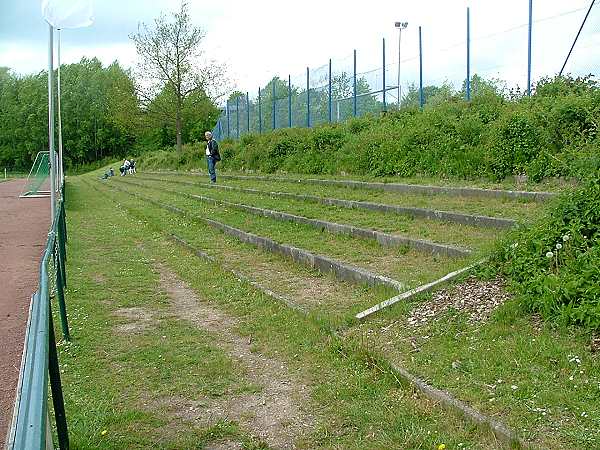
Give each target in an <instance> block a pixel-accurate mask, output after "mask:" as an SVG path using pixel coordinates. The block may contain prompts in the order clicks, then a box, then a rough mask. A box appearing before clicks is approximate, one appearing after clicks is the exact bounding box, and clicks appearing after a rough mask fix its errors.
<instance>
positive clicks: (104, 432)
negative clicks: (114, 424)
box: [100, 430, 108, 436]
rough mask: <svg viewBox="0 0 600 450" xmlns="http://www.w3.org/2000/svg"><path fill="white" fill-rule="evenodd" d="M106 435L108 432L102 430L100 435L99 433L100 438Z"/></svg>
mask: <svg viewBox="0 0 600 450" xmlns="http://www.w3.org/2000/svg"><path fill="white" fill-rule="evenodd" d="M106 433H108V430H102V433H100V434H101V435H102V436H106Z"/></svg>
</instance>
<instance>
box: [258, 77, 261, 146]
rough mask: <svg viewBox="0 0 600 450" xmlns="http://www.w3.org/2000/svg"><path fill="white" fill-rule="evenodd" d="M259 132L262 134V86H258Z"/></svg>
mask: <svg viewBox="0 0 600 450" xmlns="http://www.w3.org/2000/svg"><path fill="white" fill-rule="evenodd" d="M258 134H262V102H261V94H260V87H259V88H258Z"/></svg>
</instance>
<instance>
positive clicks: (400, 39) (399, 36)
mask: <svg viewBox="0 0 600 450" xmlns="http://www.w3.org/2000/svg"><path fill="white" fill-rule="evenodd" d="M401 43H402V27H400V28H398V109H400V104H401V102H402V87H401V86H400V56H401V53H400V48H401V47H400V44H401Z"/></svg>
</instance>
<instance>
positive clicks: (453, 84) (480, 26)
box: [213, 0, 600, 139]
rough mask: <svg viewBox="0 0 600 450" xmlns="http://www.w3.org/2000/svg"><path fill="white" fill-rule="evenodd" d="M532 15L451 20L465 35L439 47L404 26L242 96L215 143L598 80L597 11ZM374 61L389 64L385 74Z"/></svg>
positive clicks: (585, 2) (234, 98) (576, 0)
mask: <svg viewBox="0 0 600 450" xmlns="http://www.w3.org/2000/svg"><path fill="white" fill-rule="evenodd" d="M531 5H533V2H530V6H531ZM536 5H537V4H536ZM529 11H530V12H531V20H528V19H529V17H528V16H527V15H525V16H524V17H521V18H520V19H521V21H520V23H519V22H517V23H515V24H497V23H495V24H490V23H489V17H487V18H485V17H484V16H483V15H482V14H481V13H480V14H479V15H478V13H477V12H476V11H475V10H469V9H467V11H463V12H461V14H460V15H458V13H457V15H456V17H454V18H449V20H453V21H454V23H456V24H457V26H456V27H454V28H453V29H454V32H453V33H452V34H451V35H446V36H444V45H440V41H439V36H438V40H437V41H435V40H433V39H429V37H428V36H429V35H428V32H427V31H428V30H426V29H421V27H418V28H417V29H410V28H408V29H402V28H400V27H399V30H402V31H399V36H398V37H399V39H398V40H396V41H393V42H390V40H387V41H386V40H385V39H384V40H382V41H381V42H380V43H379V45H378V46H373V47H372V48H370V49H362V50H354V51H352V52H350V53H349V54H348V55H345V56H344V57H341V58H332V59H331V60H329V62H327V63H325V64H323V65H321V66H318V67H307V68H306V71H305V72H304V73H301V74H297V75H295V76H294V75H286V76H274V77H273V78H272V79H271V80H270V81H269V82H268V83H266V85H265V86H263V87H259V88H258V89H257V90H256V91H255V92H253V93H250V92H247V93H242V92H235V93H233V94H232V95H231V96H230V97H229V99H228V100H227V101H226V103H225V105H223V107H222V114H221V116H220V118H219V120H218V122H217V124H216V126H215V128H214V130H213V134H214V135H215V137H216V138H217V139H239V138H240V137H241V136H243V135H244V134H248V133H263V132H267V131H271V130H275V129H278V128H289V127H313V126H317V125H319V124H323V123H335V122H342V121H345V120H347V119H349V118H352V117H360V116H363V115H365V114H381V113H382V112H384V111H388V110H391V109H398V108H399V107H410V106H421V107H423V106H424V105H426V104H439V103H440V102H443V101H446V100H448V99H450V98H455V97H456V96H457V95H458V96H463V97H464V98H465V99H467V100H470V98H471V96H473V95H477V94H478V92H479V90H480V89H481V86H483V85H484V84H487V85H490V84H491V85H493V86H494V87H495V88H496V89H498V90H500V91H502V92H503V93H505V94H506V95H524V94H527V93H528V92H529V91H530V90H532V89H535V80H540V79H542V78H544V77H553V76H556V75H557V74H559V73H560V72H561V69H562V68H563V66H564V71H563V75H567V74H568V75H571V76H588V75H592V76H597V75H598V72H599V69H600V54H599V53H598V51H597V48H598V47H599V46H600V8H599V7H598V4H597V2H595V1H594V2H591V1H589V0H573V1H571V2H569V3H568V4H565V6H564V9H563V10H562V11H560V12H558V13H554V14H548V15H544V10H543V7H542V5H540V11H537V13H536V10H534V9H533V8H531V9H530V10H529ZM513 19H514V20H518V19H519V18H518V17H516V18H515V17H513ZM397 25H401V24H397ZM411 33H412V34H411ZM400 39H402V41H401V40H400ZM530 49H531V51H530ZM570 50H571V51H570ZM363 54H364V55H366V56H365V58H364V62H363V59H362V55H363ZM373 55H380V56H379V60H380V63H379V65H378V66H377V65H376V64H374V63H373V60H374V59H375V60H376V59H377V58H374V57H373ZM400 56H401V57H400ZM482 80H485V83H482Z"/></svg>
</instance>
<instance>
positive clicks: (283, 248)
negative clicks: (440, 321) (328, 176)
mask: <svg viewBox="0 0 600 450" xmlns="http://www.w3.org/2000/svg"><path fill="white" fill-rule="evenodd" d="M111 187H112V188H113V189H117V190H120V191H122V192H125V193H128V194H129V195H134V196H136V197H138V198H140V199H142V200H144V201H146V202H148V203H151V204H154V205H156V206H159V207H160V208H163V209H165V210H168V211H171V212H174V213H176V214H179V215H182V216H190V217H193V218H195V219H198V220H201V221H203V222H205V223H207V224H208V225H210V226H212V227H213V228H216V229H219V230H221V231H223V232H224V233H226V234H228V235H230V236H233V237H235V238H237V239H239V240H240V241H242V242H245V243H248V244H252V245H254V246H255V247H259V248H262V249H265V250H267V251H270V252H271V253H278V254H280V255H282V256H285V257H288V258H290V259H292V260H293V261H295V262H297V263H299V264H303V265H305V266H307V267H310V268H312V269H317V270H319V271H320V272H321V273H328V272H329V273H333V274H334V275H335V276H336V277H337V278H339V279H341V280H344V281H350V282H354V283H356V284H366V285H369V286H377V285H380V286H386V287H388V288H391V289H393V290H396V291H399V292H401V291H403V290H404V289H405V288H406V286H405V285H404V283H401V282H400V281H397V280H394V279H392V278H389V277H386V276H384V275H377V274H374V273H372V272H370V271H368V270H365V269H363V268H361V267H356V266H352V265H349V264H345V263H343V262H341V261H337V260H335V259H333V258H329V257H327V256H323V255H318V254H315V253H311V252H309V251H307V250H303V249H300V248H297V247H293V246H291V245H286V244H279V243H277V242H275V241H274V240H272V239H269V238H266V237H263V236H258V235H256V234H253V233H247V232H245V231H242V230H240V229H238V228H234V227H231V226H229V225H225V224H224V223H221V222H218V221H216V220H212V219H208V218H205V217H201V216H197V215H193V214H190V213H188V212H187V211H184V210H183V209H180V208H177V207H175V206H172V205H168V204H165V203H162V202H159V201H156V200H154V199H151V198H148V197H146V196H143V195H140V194H138V193H136V192H132V191H128V190H126V189H123V188H120V187H116V186H111Z"/></svg>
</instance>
